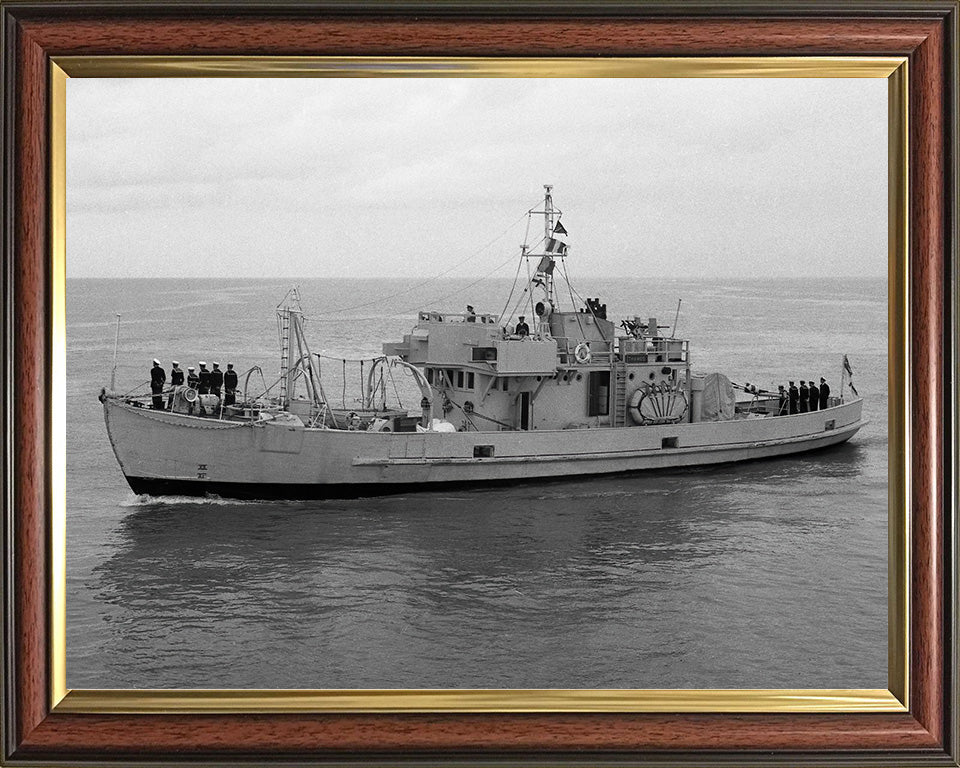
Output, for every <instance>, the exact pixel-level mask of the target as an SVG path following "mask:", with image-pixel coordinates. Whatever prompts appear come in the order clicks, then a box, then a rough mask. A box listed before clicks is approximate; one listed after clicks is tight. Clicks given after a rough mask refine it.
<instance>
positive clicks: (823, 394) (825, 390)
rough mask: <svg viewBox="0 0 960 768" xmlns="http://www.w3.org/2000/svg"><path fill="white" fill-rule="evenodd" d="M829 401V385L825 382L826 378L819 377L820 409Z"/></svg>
mask: <svg viewBox="0 0 960 768" xmlns="http://www.w3.org/2000/svg"><path fill="white" fill-rule="evenodd" d="M829 402H830V385H829V384H827V380H826V379H825V378H823V376H821V377H820V410H821V411H822V410H823V409H824V408H826V407H827V405H828V403H829Z"/></svg>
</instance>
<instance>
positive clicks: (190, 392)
mask: <svg viewBox="0 0 960 768" xmlns="http://www.w3.org/2000/svg"><path fill="white" fill-rule="evenodd" d="M197 397H198V394H197V390H195V389H194V388H193V387H187V388H186V389H185V390H184V391H183V399H184V400H186V401H187V402H188V403H195V402H197Z"/></svg>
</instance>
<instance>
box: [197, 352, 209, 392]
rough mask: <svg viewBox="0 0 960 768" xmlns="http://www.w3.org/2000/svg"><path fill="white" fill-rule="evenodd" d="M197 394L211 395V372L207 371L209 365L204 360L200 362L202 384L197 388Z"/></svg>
mask: <svg viewBox="0 0 960 768" xmlns="http://www.w3.org/2000/svg"><path fill="white" fill-rule="evenodd" d="M197 393H198V394H201V395H209V394H210V371H208V370H207V364H206V363H205V362H204V361H203V360H201V361H200V384H199V386H198V387H197Z"/></svg>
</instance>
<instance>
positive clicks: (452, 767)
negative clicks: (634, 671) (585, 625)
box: [5, 750, 956, 768]
mask: <svg viewBox="0 0 960 768" xmlns="http://www.w3.org/2000/svg"><path fill="white" fill-rule="evenodd" d="M265 761H269V765H270V766H271V768H307V767H308V766H312V767H313V768H316V767H317V766H322V767H323V768H371V766H376V767H377V768H478V766H483V768H557V766H563V768H632V767H636V768H678V766H685V767H686V768H694V767H695V768H743V767H744V766H749V768H795V766H804V768H808V767H809V768H864V767H865V766H871V768H903V767H904V766H910V767H911V768H952V767H953V766H955V765H956V764H955V763H954V762H953V760H952V758H950V757H948V756H947V755H946V754H945V753H943V752H939V751H927V750H923V751H910V750H898V751H867V752H853V753H850V752H830V751H823V752H819V753H813V754H811V753H809V752H783V753H777V754H773V753H771V752H760V751H741V752H729V753H721V752H704V753H698V752H678V753H671V752H662V751H661V752H648V753H636V752H633V753H623V752H621V753H611V752H592V751H582V752H555V753H542V752H540V753H532V752H502V753H484V752H481V751H478V752H456V753H449V754H444V753H437V752H423V753H420V752H410V753H406V752H405V753H403V754H402V755H398V753H396V752H375V753H374V752H371V753H369V754H363V755H362V756H358V755H357V753H355V752H354V753H344V752H339V753H328V754H316V755H297V756H293V757H284V758H280V759H279V760H273V759H270V757H269V756H267V755H265V754H263V753H260V754H251V755H243V754H241V755H227V756H224V755H216V756H214V757H213V758H210V757H209V756H204V755H198V756H197V757H184V756H182V755H180V756H178V759H177V760H175V761H167V760H164V759H163V757H162V756H157V755H154V754H146V755H145V756H144V757H143V758H139V757H135V756H132V755H130V754H127V755H124V756H122V757H120V758H116V757H111V756H109V755H92V756H91V755H90V754H89V753H87V754H83V756H82V757H79V758H78V759H71V756H70V755H66V756H65V755H63V754H57V755H55V756H54V757H53V758H52V759H51V758H49V757H45V756H44V755H40V754H37V755H31V756H30V757H28V758H21V759H19V760H16V759H15V760H12V761H10V762H7V763H5V765H7V766H10V768H14V767H15V766H24V767H27V766H42V767H43V768H59V767H61V766H62V768H78V767H79V766H90V767H91V768H103V767H104V766H107V765H109V766H110V768H160V767H161V766H162V767H163V768H178V767H179V768H197V766H203V767H204V768H251V766H257V767H258V768H259V767H260V766H264V765H265V764H266V763H265Z"/></svg>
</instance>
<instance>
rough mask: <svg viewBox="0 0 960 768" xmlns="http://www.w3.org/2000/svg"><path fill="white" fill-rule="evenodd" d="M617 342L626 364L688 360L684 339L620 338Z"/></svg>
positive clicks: (684, 361)
mask: <svg viewBox="0 0 960 768" xmlns="http://www.w3.org/2000/svg"><path fill="white" fill-rule="evenodd" d="M618 341H619V342H620V345H619V351H620V356H621V358H622V359H623V361H624V362H626V363H686V362H687V360H688V359H689V352H690V347H689V342H688V341H687V340H686V339H673V338H667V337H661V336H652V337H646V338H639V339H637V338H633V337H631V336H621V337H620V338H619V339H618Z"/></svg>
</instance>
